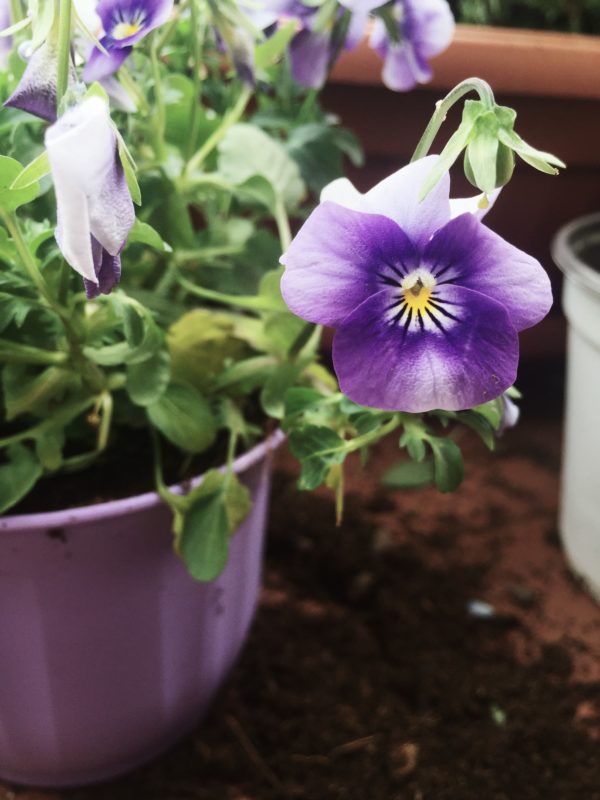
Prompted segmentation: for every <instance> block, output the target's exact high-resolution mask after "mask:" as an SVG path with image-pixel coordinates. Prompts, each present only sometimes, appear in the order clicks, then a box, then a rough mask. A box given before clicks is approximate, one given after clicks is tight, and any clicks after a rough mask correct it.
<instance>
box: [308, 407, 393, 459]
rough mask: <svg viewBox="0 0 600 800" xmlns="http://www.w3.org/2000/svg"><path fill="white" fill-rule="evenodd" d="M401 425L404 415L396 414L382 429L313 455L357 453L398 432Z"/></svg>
mask: <svg viewBox="0 0 600 800" xmlns="http://www.w3.org/2000/svg"><path fill="white" fill-rule="evenodd" d="M401 424H402V415H401V414H394V415H393V416H392V417H391V419H390V420H388V422H386V423H385V425H382V426H381V427H380V428H376V430H374V431H370V432H369V433H363V435H362V436H355V437H354V439H348V441H346V442H344V444H343V445H342V446H341V447H329V448H327V449H326V450H319V452H318V453H313V455H315V456H328V455H332V454H333V453H355V452H356V451H357V450H362V448H363V447H367V445H370V444H374V443H375V442H378V441H379V440H380V439H383V438H384V437H385V436H387V435H388V433H391V432H392V431H393V430H396V428H397V427H398V426H399V425H401Z"/></svg>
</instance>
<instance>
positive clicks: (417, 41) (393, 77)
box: [369, 0, 454, 92]
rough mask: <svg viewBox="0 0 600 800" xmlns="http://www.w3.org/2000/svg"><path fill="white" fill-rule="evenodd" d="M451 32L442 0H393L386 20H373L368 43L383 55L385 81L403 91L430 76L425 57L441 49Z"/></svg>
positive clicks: (449, 13) (450, 18) (447, 8)
mask: <svg viewBox="0 0 600 800" xmlns="http://www.w3.org/2000/svg"><path fill="white" fill-rule="evenodd" d="M453 35H454V17H453V16H452V11H451V10H450V6H449V5H448V3H447V2H446V0H395V2H394V3H392V5H391V7H390V9H389V11H388V20H387V24H386V22H384V21H383V19H382V18H381V17H378V18H377V19H376V20H375V22H374V25H373V30H372V32H371V36H370V40H369V44H370V45H371V47H372V48H373V49H374V50H375V51H376V52H377V53H379V55H380V56H381V57H382V58H383V59H384V66H383V73H382V78H383V82H384V83H385V85H386V86H387V87H388V88H389V89H393V90H394V91H402V92H403V91H408V90H409V89H412V88H413V87H414V86H416V85H417V84H418V83H427V81H430V80H431V77H432V72H431V68H430V66H429V64H428V60H429V59H430V58H433V56H436V55H438V54H439V53H441V52H442V51H443V50H445V49H446V48H447V47H448V45H449V44H450V42H451V41H452V37H453Z"/></svg>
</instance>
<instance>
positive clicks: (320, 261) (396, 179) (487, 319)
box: [281, 157, 552, 412]
mask: <svg viewBox="0 0 600 800" xmlns="http://www.w3.org/2000/svg"><path fill="white" fill-rule="evenodd" d="M433 161H434V157H428V158H426V159H422V160H421V161H419V162H416V163H414V164H411V165H409V166H408V167H405V168H404V169H402V170H400V171H399V172H397V173H396V174H395V175H392V176H390V177H389V178H387V179H386V180H385V181H382V183H380V184H379V185H378V186H376V187H374V189H372V190H371V191H370V192H369V193H367V194H366V195H359V194H358V193H357V192H356V194H355V196H354V203H353V205H354V207H353V208H348V207H345V206H343V205H339V204H337V203H333V202H329V201H325V202H323V203H322V204H321V205H320V206H319V207H318V208H317V209H316V210H315V211H314V212H313V213H312V214H311V215H310V217H309V218H308V220H307V221H306V223H305V224H304V226H303V227H302V228H301V230H300V232H299V233H298V235H297V236H296V238H295V239H294V241H293V242H292V245H291V246H290V248H289V249H288V251H287V252H286V253H285V255H284V256H283V258H282V262H283V263H284V264H285V267H286V270H285V273H284V276H283V279H282V284H281V288H282V292H283V296H284V299H285V301H286V302H287V304H288V306H289V307H290V309H291V310H292V311H293V312H294V313H296V314H298V316H300V317H302V318H304V319H306V320H309V321H311V322H316V323H320V324H323V325H330V326H333V327H334V328H336V334H335V337H334V343H333V359H334V367H335V370H336V373H337V375H338V379H339V381H340V387H341V389H342V391H344V392H345V393H346V394H347V395H348V397H350V398H351V399H352V400H354V401H355V402H357V403H360V404H362V405H366V406H373V407H376V408H381V409H386V410H388V409H389V410H400V411H409V412H420V411H429V410H432V409H435V408H443V409H447V410H453V411H456V410H461V409H466V408H471V407H473V406H475V405H479V404H480V403H484V402H487V401H488V400H491V399H493V398H495V397H498V396H499V395H501V394H502V393H503V392H504V391H505V390H506V389H507V388H508V387H509V386H511V385H512V383H513V382H514V379H515V375H516V369H517V362H518V338H517V332H518V331H520V330H522V329H524V328H527V327H529V326H531V325H534V324H535V323H536V322H538V321H539V320H540V319H542V317H543V316H544V315H545V314H546V313H547V311H548V309H549V308H550V305H551V303H552V296H551V291H550V283H549V280H548V277H547V275H546V273H545V271H544V269H543V268H542V267H541V265H540V264H539V263H538V262H537V261H536V260H535V259H533V258H531V257H530V256H528V255H526V254H525V253H523V252H522V251H520V250H518V249H517V248H515V247H513V246H512V245H510V244H509V243H508V242H506V241H504V240H503V239H502V238H501V237H499V236H498V235H497V234H495V233H494V232H493V231H491V230H489V228H486V227H485V226H484V225H483V223H482V222H481V221H480V219H478V218H477V216H476V215H475V214H472V213H469V212H467V213H462V214H461V215H460V216H457V217H454V218H452V216H451V206H450V203H449V200H448V193H449V180H448V178H447V176H446V177H445V178H444V179H443V180H442V181H441V183H440V184H438V186H437V187H436V188H435V190H434V191H433V192H432V193H431V194H430V195H429V196H428V197H427V198H426V199H425V200H424V201H423V202H422V203H419V202H418V196H419V192H420V187H421V186H422V184H423V181H424V180H425V178H426V176H427V174H428V173H429V171H430V170H431V168H432V166H433ZM357 198H362V209H361V210H356V204H357Z"/></svg>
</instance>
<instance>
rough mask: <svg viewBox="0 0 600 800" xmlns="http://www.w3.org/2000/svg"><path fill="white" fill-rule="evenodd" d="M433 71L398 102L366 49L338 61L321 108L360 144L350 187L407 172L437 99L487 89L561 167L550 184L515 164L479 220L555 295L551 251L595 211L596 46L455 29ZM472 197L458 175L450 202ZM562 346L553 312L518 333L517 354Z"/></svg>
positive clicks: (599, 192) (530, 34)
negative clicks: (522, 255) (462, 88)
mask: <svg viewBox="0 0 600 800" xmlns="http://www.w3.org/2000/svg"><path fill="white" fill-rule="evenodd" d="M432 66H433V70H434V79H433V81H432V82H431V83H430V84H428V85H427V86H425V87H422V88H418V89H416V90H414V91H412V92H410V93H407V94H396V93H393V92H390V91H389V90H387V89H386V88H385V87H383V85H382V83H381V78H380V75H381V61H380V59H379V58H378V57H377V55H376V54H375V53H374V52H373V51H372V50H371V49H370V48H369V47H368V46H367V43H366V42H363V43H362V44H361V45H360V46H359V47H358V48H357V49H356V50H354V51H351V52H348V53H344V54H343V55H342V57H341V59H340V61H339V63H338V65H337V67H336V69H335V70H334V72H333V75H332V82H331V84H330V85H329V86H328V87H327V88H326V90H325V96H324V98H323V102H324V105H325V107H326V108H328V109H330V110H332V111H334V112H336V113H337V114H338V115H339V116H340V117H341V119H342V122H343V124H345V125H347V126H348V127H349V128H351V129H352V130H354V131H355V133H356V134H357V135H358V137H359V139H360V140H361V142H362V143H363V144H364V147H365V150H366V155H367V164H366V167H365V168H363V169H360V170H354V171H353V172H354V174H353V175H351V177H352V179H353V180H354V181H355V183H356V184H357V185H358V187H359V188H360V189H361V190H365V189H367V188H369V187H370V186H371V185H373V184H374V183H376V182H377V181H379V180H381V179H382V178H383V177H384V176H385V175H387V174H389V173H390V172H392V171H393V170H395V169H398V167H400V166H402V165H403V164H405V163H406V162H407V161H408V160H409V159H410V157H411V155H412V152H413V150H414V147H415V145H416V143H417V141H418V140H419V138H420V135H421V133H422V132H423V130H424V128H425V125H426V124H427V122H428V121H429V118H430V117H431V114H432V113H433V109H434V104H435V102H436V100H438V99H439V98H440V97H441V96H443V95H444V94H445V92H446V90H447V89H450V88H451V87H452V86H454V85H455V84H456V83H458V82H459V81H461V80H464V79H465V78H468V77H471V76H478V77H481V78H484V79H486V80H488V81H489V82H490V83H491V85H492V87H493V89H494V91H495V93H496V96H497V99H498V102H500V103H502V104H505V105H509V106H511V107H513V108H514V109H515V110H516V111H517V113H518V118H517V126H516V127H517V130H518V131H519V133H520V134H521V135H522V136H523V137H524V138H525V139H526V140H528V141H530V142H531V144H533V145H535V146H536V147H540V148H541V149H543V150H548V151H550V152H552V153H555V154H556V155H558V156H559V157H560V158H562V159H563V160H564V161H565V162H566V163H567V164H568V169H567V170H564V171H563V172H562V173H561V175H560V176H559V177H557V178H552V177H549V176H547V175H543V174H541V173H539V172H536V171H534V170H532V169H531V168H530V167H528V166H527V165H525V164H523V163H520V164H519V165H518V167H517V169H516V171H515V176H514V178H513V180H512V181H511V184H510V187H508V190H507V191H506V193H505V195H504V196H501V198H500V200H499V202H498V203H497V204H496V206H495V208H494V209H493V210H492V211H491V212H490V214H489V215H488V216H487V217H486V224H489V225H490V227H492V228H494V229H495V230H496V231H497V232H498V233H499V234H500V235H502V236H504V237H505V238H506V239H508V240H509V241H511V242H512V243H513V244H515V245H516V246H517V247H520V248H521V249H523V250H525V251H526V252H528V253H531V254H532V255H534V256H535V257H536V258H538V259H539V260H540V261H541V262H542V263H543V264H544V266H545V267H546V268H547V270H548V273H549V274H550V276H551V279H552V283H553V285H554V287H555V294H556V296H558V294H559V291H560V285H561V279H560V273H559V271H558V270H557V269H556V268H555V266H554V265H553V263H552V259H551V257H550V252H549V246H548V243H549V242H550V241H551V239H552V236H553V235H554V232H555V231H556V230H557V229H558V228H559V227H561V226H562V225H564V224H565V223H566V222H568V221H569V220H570V219H573V218H574V217H577V216H579V215H583V214H588V213H591V212H593V211H595V210H596V209H597V208H600V149H599V148H598V146H597V142H598V141H600V103H598V102H597V100H598V98H600V81H599V80H598V75H599V74H600V37H593V36H578V35H573V34H562V33H552V32H542V31H520V30H507V29H503V28H485V27H477V26H463V25H459V26H458V28H457V32H456V36H455V41H454V42H453V43H452V45H451V46H450V48H449V49H448V50H447V51H446V52H445V53H443V54H442V55H440V56H439V57H438V58H436V59H434V60H433V61H432ZM458 122H459V114H458V112H456V113H451V114H450V115H449V119H448V123H447V126H446V127H447V133H446V134H444V132H443V129H442V133H441V134H440V140H439V144H438V147H437V150H438V151H439V149H441V147H442V146H443V145H444V143H445V140H446V138H445V137H446V136H447V135H449V133H450V132H452V131H453V130H455V128H456V126H457V125H458ZM472 193H473V188H472V187H470V186H469V184H468V183H467V182H466V181H465V180H464V178H463V177H462V175H461V170H460V169H457V170H456V174H455V176H454V177H453V194H454V195H455V196H461V195H463V196H466V195H468V194H472ZM564 337H565V329H564V322H563V319H562V317H561V315H560V314H559V313H558V308H556V309H555V313H554V314H553V315H550V316H549V317H548V318H547V319H546V320H545V321H544V322H543V323H541V324H540V325H538V326H536V328H534V329H533V330H532V331H525V332H524V334H523V335H522V344H523V352H524V354H525V355H530V356H545V355H554V354H558V353H561V352H563V350H564Z"/></svg>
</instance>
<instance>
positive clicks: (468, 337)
mask: <svg viewBox="0 0 600 800" xmlns="http://www.w3.org/2000/svg"><path fill="white" fill-rule="evenodd" d="M443 288H444V290H445V291H444V293H443V294H444V301H445V303H447V304H448V306H449V307H451V308H452V311H451V312H449V313H450V314H451V315H452V317H444V316H443V315H441V314H439V315H438V316H436V319H438V318H439V319H440V327H439V328H438V327H437V325H436V324H434V323H433V322H431V321H430V320H429V321H428V320H426V319H425V318H423V321H422V324H421V323H420V322H419V321H418V320H417V319H416V318H415V317H413V318H412V319H410V320H409V323H408V324H406V319H405V318H404V317H400V318H399V319H398V318H397V313H396V312H395V309H394V308H390V293H389V292H388V291H385V290H384V291H381V292H379V293H378V294H375V295H373V296H372V297H370V298H369V299H368V300H366V301H365V302H364V303H362V304H361V305H360V306H359V307H358V308H356V309H355V310H354V311H353V312H352V314H350V315H349V316H348V317H347V318H346V319H345V320H344V321H343V322H342V324H341V326H340V327H339V329H338V331H337V332H336V334H335V337H334V340H333V362H334V367H335V371H336V374H337V376H338V379H339V382H340V388H341V389H342V391H343V392H344V393H345V394H346V395H347V396H348V397H349V398H350V399H351V400H354V401H355V402H356V403H360V404H361V405H365V406H372V407H375V408H381V409H384V410H397V411H409V412H413V413H417V412H421V411H431V410H433V409H435V408H442V409H446V410H449V411H458V410H461V409H466V408H471V407H473V406H475V405H479V404H480V403H485V402H487V401H488V400H492V399H493V398H494V397H497V396H498V395H499V394H501V393H502V392H503V391H504V390H505V389H507V388H508V387H509V386H511V385H512V383H513V382H514V379H515V375H516V371H517V362H518V340H517V334H516V331H515V329H514V328H513V326H512V325H511V322H510V319H509V317H508V314H507V312H506V310H505V309H504V308H503V306H502V305H500V303H497V302H495V301H494V300H491V299H490V298H488V297H484V296H483V295H480V294H478V293H477V292H473V291H471V290H469V289H464V288H462V287H458V286H448V287H443Z"/></svg>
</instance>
